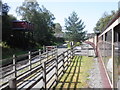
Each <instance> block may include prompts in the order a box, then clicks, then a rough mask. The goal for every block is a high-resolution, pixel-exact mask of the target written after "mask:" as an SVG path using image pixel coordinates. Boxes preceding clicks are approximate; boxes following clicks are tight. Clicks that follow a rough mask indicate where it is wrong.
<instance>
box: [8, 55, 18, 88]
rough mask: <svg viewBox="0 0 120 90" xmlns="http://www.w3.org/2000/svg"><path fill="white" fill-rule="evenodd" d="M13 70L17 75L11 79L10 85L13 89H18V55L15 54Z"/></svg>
mask: <svg viewBox="0 0 120 90" xmlns="http://www.w3.org/2000/svg"><path fill="white" fill-rule="evenodd" d="M13 70H14V73H15V77H14V78H13V79H10V80H9V87H10V88H12V89H13V90H16V88H17V86H16V85H17V83H16V78H17V73H16V56H15V55H13Z"/></svg>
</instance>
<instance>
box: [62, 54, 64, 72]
mask: <svg viewBox="0 0 120 90" xmlns="http://www.w3.org/2000/svg"><path fill="white" fill-rule="evenodd" d="M62 56H63V59H62V60H63V73H65V56H64V53H62Z"/></svg>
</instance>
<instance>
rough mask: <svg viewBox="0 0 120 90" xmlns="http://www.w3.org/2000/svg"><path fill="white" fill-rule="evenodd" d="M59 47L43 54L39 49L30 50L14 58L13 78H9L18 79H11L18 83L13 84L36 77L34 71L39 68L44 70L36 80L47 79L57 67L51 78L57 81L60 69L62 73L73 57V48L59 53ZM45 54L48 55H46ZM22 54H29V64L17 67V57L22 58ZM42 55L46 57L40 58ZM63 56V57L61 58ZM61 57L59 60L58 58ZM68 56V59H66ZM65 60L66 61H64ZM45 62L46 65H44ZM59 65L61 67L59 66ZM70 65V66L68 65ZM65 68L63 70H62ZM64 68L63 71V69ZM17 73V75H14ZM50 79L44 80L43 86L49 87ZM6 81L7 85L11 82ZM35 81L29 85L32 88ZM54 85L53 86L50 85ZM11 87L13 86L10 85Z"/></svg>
mask: <svg viewBox="0 0 120 90" xmlns="http://www.w3.org/2000/svg"><path fill="white" fill-rule="evenodd" d="M56 52H57V49H56V48H54V49H52V50H51V51H47V50H46V52H43V53H42V54H41V50H39V51H35V52H29V53H28V54H25V55H19V56H16V57H14V58H13V60H14V61H15V62H14V63H15V64H13V67H14V69H13V72H11V73H10V74H11V75H12V78H13V79H12V78H11V79H10V80H9V81H11V80H16V82H13V81H11V82H12V83H16V84H13V85H16V86H15V87H16V88H17V87H19V86H20V85H22V83H21V84H19V83H20V82H23V81H24V80H27V79H29V77H34V75H35V74H34V73H37V72H38V71H39V70H40V71H41V72H42V74H41V75H42V77H41V78H38V80H36V82H38V81H40V80H41V79H45V78H46V76H47V75H48V74H49V73H50V72H51V71H52V70H53V69H54V68H55V72H54V73H53V74H54V75H52V76H51V77H50V79H55V80H53V81H54V83H55V82H56V81H57V78H58V77H59V75H58V71H59V72H60V73H61V72H63V71H64V69H65V63H69V62H70V59H71V58H72V57H73V55H74V54H73V49H68V50H66V51H64V52H63V53H61V54H60V55H57V53H56ZM36 53H39V55H36V56H34V57H32V55H33V54H36ZM44 55H45V56H46V57H44ZM22 56H27V57H28V59H27V61H28V62H27V65H25V66H23V67H21V68H20V67H19V68H18V67H16V66H17V63H19V62H17V61H16V60H17V58H22ZM40 57H44V58H40ZM59 57H61V58H59ZM36 58H38V59H37V60H35V59H36ZM58 58H59V60H58ZM65 58H66V59H65ZM64 62H65V63H64ZM43 64H44V65H43ZM58 66H59V68H58ZM66 67H68V66H66ZM62 69H63V70H62ZM61 70H62V71H61ZM61 74H62V73H61ZM7 75H8V76H9V74H7V73H6V76H7ZM14 75H16V76H14ZM55 75H56V78H53V76H55ZM6 76H4V79H5V78H7V77H6ZM50 79H49V80H48V81H46V79H45V80H43V81H44V84H43V87H44V88H49V87H48V83H50V82H49V81H50ZM9 81H8V82H5V85H7V84H9V83H10V82H9ZM36 82H35V83H36ZM35 83H33V84H31V86H29V88H32V87H33V86H34V85H35ZM2 85H4V82H3V83H2ZM50 87H52V86H50ZM10 88H12V87H11V86H10Z"/></svg>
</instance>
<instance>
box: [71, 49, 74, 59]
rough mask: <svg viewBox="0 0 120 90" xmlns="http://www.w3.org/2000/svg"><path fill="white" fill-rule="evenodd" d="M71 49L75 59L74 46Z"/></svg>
mask: <svg viewBox="0 0 120 90" xmlns="http://www.w3.org/2000/svg"><path fill="white" fill-rule="evenodd" d="M71 51H72V59H73V56H74V47H72V48H71Z"/></svg>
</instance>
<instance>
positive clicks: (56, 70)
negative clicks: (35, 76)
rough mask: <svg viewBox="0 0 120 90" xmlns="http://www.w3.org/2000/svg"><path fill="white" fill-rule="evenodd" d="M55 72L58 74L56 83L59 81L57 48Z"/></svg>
mask: <svg viewBox="0 0 120 90" xmlns="http://www.w3.org/2000/svg"><path fill="white" fill-rule="evenodd" d="M55 67H56V69H55V74H56V83H57V82H58V53H57V48H56V57H55Z"/></svg>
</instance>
